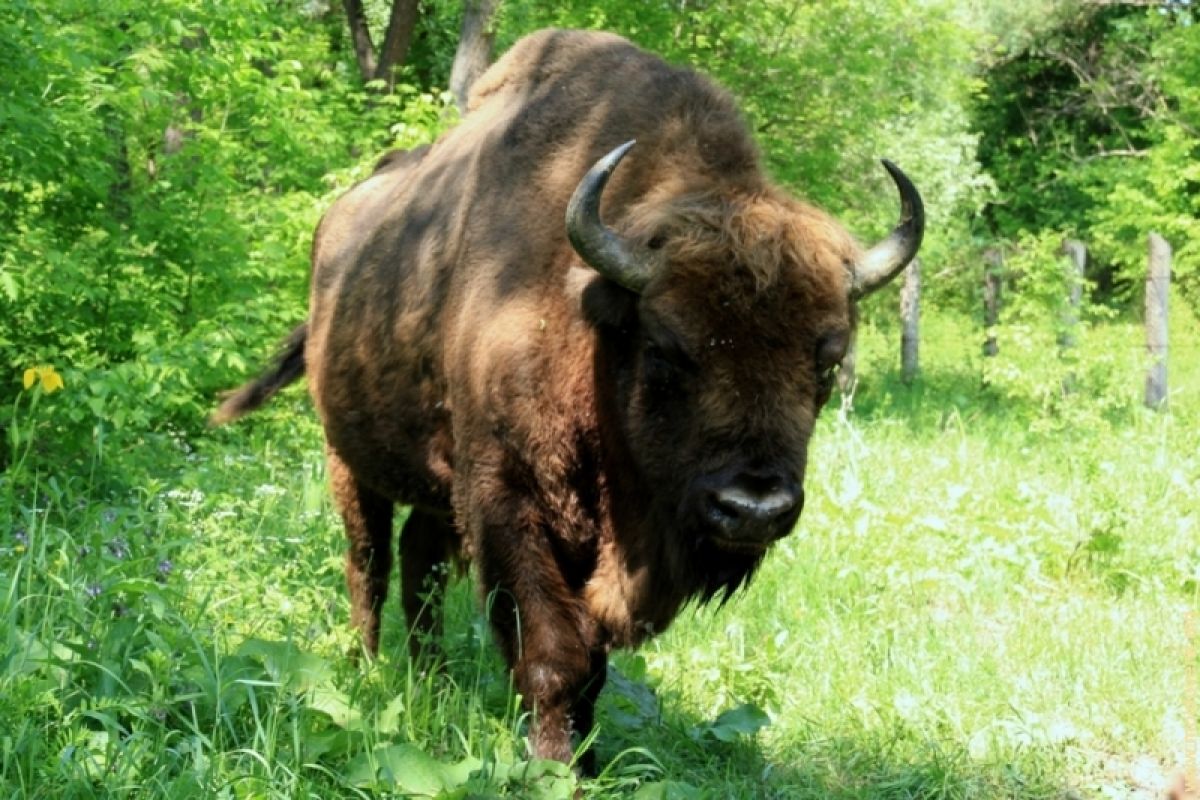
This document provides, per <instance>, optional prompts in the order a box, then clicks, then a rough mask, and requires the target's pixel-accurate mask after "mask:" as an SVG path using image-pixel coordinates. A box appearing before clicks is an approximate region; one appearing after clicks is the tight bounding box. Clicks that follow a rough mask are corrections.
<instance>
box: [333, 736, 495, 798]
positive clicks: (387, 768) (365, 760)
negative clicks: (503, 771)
mask: <svg viewBox="0 0 1200 800" xmlns="http://www.w3.org/2000/svg"><path fill="white" fill-rule="evenodd" d="M479 766H480V762H479V760H478V759H475V758H465V759H463V760H462V761H459V762H458V763H455V764H445V763H442V762H441V761H438V760H437V759H436V758H434V757H433V756H431V755H429V754H428V753H426V752H425V751H424V750H422V749H421V748H419V747H417V746H416V745H412V744H393V745H388V746H386V747H381V748H379V749H377V750H375V751H373V752H370V753H363V754H362V755H360V756H358V757H357V758H355V759H354V760H353V761H351V762H350V763H349V764H347V765H346V782H347V783H349V784H350V785H351V786H357V787H362V788H376V789H386V790H388V791H395V792H399V793H401V794H407V795H415V796H417V797H443V796H444V793H445V792H448V791H452V790H454V789H457V788H458V787H460V786H462V785H463V784H464V783H466V782H467V780H468V779H469V778H470V776H471V773H472V772H474V771H476V770H477V769H479Z"/></svg>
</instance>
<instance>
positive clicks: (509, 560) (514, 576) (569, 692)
mask: <svg viewBox="0 0 1200 800" xmlns="http://www.w3.org/2000/svg"><path fill="white" fill-rule="evenodd" d="M548 535H552V534H548V533H547V532H545V531H544V530H541V529H535V530H534V531H523V532H521V534H520V535H517V536H514V531H513V530H512V528H511V527H507V528H500V527H496V528H494V529H491V530H485V532H484V534H483V536H482V541H481V543H480V544H481V547H480V555H481V559H480V561H481V564H480V572H481V577H482V579H483V583H484V588H485V589H486V590H487V591H488V593H489V597H490V598H491V622H492V627H493V629H494V630H495V632H496V637H497V639H498V641H499V644H500V646H501V649H502V650H503V651H504V655H505V658H506V659H507V661H508V664H509V667H510V668H511V669H512V671H513V678H514V681H515V683H516V686H517V690H518V691H519V692H520V693H521V695H522V699H523V701H524V703H525V705H526V707H527V708H528V709H529V710H530V711H531V712H532V714H533V717H532V722H531V724H530V731H529V743H530V749H531V750H532V752H533V756H534V757H536V758H547V759H554V760H556V761H562V762H569V761H570V760H571V755H572V752H573V747H572V735H573V734H575V735H578V736H579V737H580V738H583V737H586V736H587V735H588V733H590V732H591V729H592V724H593V721H594V719H595V712H594V706H595V701H596V696H597V695H598V694H599V691H600V688H601V687H602V686H603V685H604V678H605V669H606V657H605V653H604V652H603V650H600V649H598V648H596V647H595V646H594V645H593V644H592V641H591V640H592V639H593V638H594V637H593V636H592V634H591V633H590V629H591V624H590V622H589V621H588V619H587V617H586V612H585V611H584V609H583V607H582V604H581V603H580V602H579V600H578V599H577V598H576V597H575V596H574V593H573V592H572V591H571V589H570V586H569V585H568V584H567V582H566V580H565V579H564V577H563V574H562V569H561V567H560V564H559V563H558V561H557V560H556V558H555V555H554V552H553V548H551V546H550V543H549V541H547V539H546V537H547V536H548ZM581 766H583V767H584V768H585V769H588V770H591V769H593V768H594V756H590V755H586V754H585V756H584V757H583V759H582V760H581Z"/></svg>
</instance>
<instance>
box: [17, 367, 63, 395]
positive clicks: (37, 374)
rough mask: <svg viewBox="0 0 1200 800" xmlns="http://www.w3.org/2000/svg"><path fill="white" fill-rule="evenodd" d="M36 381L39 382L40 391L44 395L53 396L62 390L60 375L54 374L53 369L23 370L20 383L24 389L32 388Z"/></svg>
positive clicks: (32, 368) (36, 368) (33, 368)
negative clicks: (23, 385) (40, 385)
mask: <svg viewBox="0 0 1200 800" xmlns="http://www.w3.org/2000/svg"><path fill="white" fill-rule="evenodd" d="M37 381H41V384H42V391H43V392H45V393H46V394H54V393H55V392H57V391H58V390H59V389H61V388H63V379H62V375H59V374H58V373H57V372H55V371H54V367H30V368H29V369H27V370H25V375H24V377H23V380H22V382H23V383H24V384H25V388H26V389H28V388H30V387H31V386H33V384H34V383H35V382H37Z"/></svg>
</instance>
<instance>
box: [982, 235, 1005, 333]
mask: <svg viewBox="0 0 1200 800" xmlns="http://www.w3.org/2000/svg"><path fill="white" fill-rule="evenodd" d="M983 263H984V274H983V325H984V327H985V328H986V329H987V338H986V339H984V341H983V354H984V355H985V356H988V357H991V356H994V355H996V354H997V353H999V352H1000V345H999V344H998V343H997V342H996V332H995V327H996V324H997V323H998V322H999V321H1000V273H1001V272H1002V271H1003V269H1004V254H1003V253H1001V252H1000V248H998V247H989V248H988V249H986V250H984V251H983Z"/></svg>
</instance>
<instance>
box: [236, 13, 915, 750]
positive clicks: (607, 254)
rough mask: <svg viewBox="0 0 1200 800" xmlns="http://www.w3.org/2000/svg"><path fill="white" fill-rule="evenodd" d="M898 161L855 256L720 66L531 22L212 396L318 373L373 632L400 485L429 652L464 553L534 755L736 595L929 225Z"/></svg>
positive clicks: (335, 234) (346, 223)
mask: <svg viewBox="0 0 1200 800" xmlns="http://www.w3.org/2000/svg"><path fill="white" fill-rule="evenodd" d="M632 140H636V142H637V144H636V146H632V145H631V142H632ZM623 158H624V159H625V161H624V162H622V159H623ZM619 163H620V166H619V167H618V164H619ZM885 165H886V166H887V168H888V170H889V172H890V173H891V174H892V177H893V179H894V180H895V181H896V183H897V185H898V187H899V189H900V195H901V206H902V209H901V210H902V219H901V223H900V225H899V226H898V227H897V228H896V229H895V231H893V233H892V234H891V235H890V236H889V237H887V238H886V239H885V240H884V241H883V242H881V243H879V244H878V245H876V246H874V247H872V248H870V249H869V250H865V251H864V250H862V249H860V248H859V247H858V246H857V245H856V244H855V242H854V240H853V239H852V238H851V237H850V236H849V235H848V234H847V233H846V232H845V231H844V230H843V228H842V227H841V226H840V225H839V224H838V223H837V222H836V221H834V220H833V219H831V218H830V217H828V216H827V215H825V214H824V213H822V212H821V211H819V210H817V209H815V208H813V207H811V206H808V205H806V204H804V203H802V202H800V201H797V200H795V199H793V198H791V197H789V196H787V195H786V194H785V193H783V192H782V191H780V190H779V189H778V188H776V187H774V186H773V185H772V184H771V183H770V182H769V181H768V180H767V178H766V177H765V176H764V174H763V172H762V170H761V168H760V166H759V157H758V154H757V151H756V150H755V148H754V145H753V143H752V142H751V140H750V138H749V135H748V133H747V131H746V127H745V125H744V123H743V122H742V120H741V119H740V117H739V115H738V113H737V111H736V109H735V108H734V105H733V103H732V102H731V100H730V98H729V97H728V95H727V94H726V93H725V92H723V91H722V90H720V89H718V88H717V87H715V86H714V85H713V84H712V83H710V82H709V81H708V80H706V79H705V78H703V77H701V76H699V75H697V74H696V73H694V72H692V71H690V70H686V69H680V68H675V67H671V66H669V65H667V64H665V63H664V62H663V61H661V60H659V59H658V58H656V57H654V56H652V55H649V54H646V53H643V52H642V51H640V50H638V49H637V48H635V47H634V46H633V45H631V44H630V43H628V42H626V41H625V40H623V39H620V38H618V37H616V36H611V35H608V34H602V33H583V32H572V31H543V32H540V33H537V34H534V35H532V36H529V37H527V38H525V39H523V40H522V41H520V42H518V43H517V44H516V46H514V47H513V49H512V50H511V51H509V53H508V54H507V55H505V56H504V57H503V58H502V59H501V60H500V61H499V62H497V63H496V64H495V65H494V66H493V67H492V68H491V69H490V70H489V71H488V72H487V73H486V74H485V75H484V76H483V77H482V78H480V80H479V82H478V83H477V84H476V86H475V88H474V92H473V95H472V98H471V101H470V103H469V113H468V114H467V116H466V117H465V118H464V120H463V121H462V123H461V124H460V125H459V126H458V127H457V128H455V129H454V130H452V131H450V132H449V133H447V134H446V135H445V136H443V137H442V138H441V139H439V140H438V141H437V142H435V143H434V144H433V145H431V146H429V147H427V148H421V149H420V150H417V151H412V152H407V153H406V152H400V151H397V152H394V153H389V154H388V155H387V156H385V157H384V158H383V159H382V160H381V161H380V162H379V164H378V166H377V169H376V172H375V173H374V174H373V175H372V176H371V177H370V178H368V179H367V180H365V181H363V182H362V183H360V184H358V185H357V186H355V187H354V188H353V189H351V190H350V191H349V192H348V193H347V194H346V195H344V196H343V197H341V198H340V199H339V200H338V201H337V202H336V203H335V204H334V205H333V207H332V208H331V209H330V210H329V212H328V213H326V215H325V217H324V218H323V219H322V221H321V223H320V225H319V226H318V228H317V232H316V236H315V240H314V243H313V273H312V293H311V302H310V315H309V318H308V320H307V322H306V323H305V324H303V325H301V326H300V327H298V328H297V329H296V330H295V331H294V332H293V334H292V336H291V337H290V338H289V340H288V342H287V345H286V347H285V352H284V353H283V354H282V355H281V356H280V357H279V359H278V361H277V363H276V365H275V367H274V368H273V369H271V370H269V371H268V372H267V373H266V374H265V375H263V376H262V377H260V378H258V379H257V380H255V381H252V382H251V383H249V384H247V385H246V386H245V387H243V388H242V389H241V390H239V391H238V392H236V393H234V394H233V395H232V396H231V397H230V398H229V399H228V400H226V401H225V403H224V404H223V405H222V406H221V408H220V409H219V410H218V411H217V413H216V415H215V417H214V419H215V420H216V421H226V420H230V419H233V418H236V417H238V416H240V415H242V414H244V413H246V412H248V411H250V410H252V409H253V408H256V407H257V406H259V405H261V404H262V403H263V402H265V401H266V400H267V399H268V398H269V397H270V396H271V395H272V394H274V393H275V392H276V391H278V390H279V389H280V388H281V387H282V386H283V385H285V384H286V383H288V382H290V381H291V380H294V379H295V378H297V377H299V375H300V374H302V373H303V374H305V375H307V378H308V382H309V388H310V390H311V392H312V396H313V399H314V401H315V403H316V407H317V410H318V412H319V414H320V416H321V421H322V423H323V425H324V430H325V437H326V444H327V448H326V449H327V453H328V462H329V472H330V477H331V482H332V486H333V492H334V495H335V498H336V501H337V504H338V507H339V509H340V511H341V513H342V516H343V519H344V521H345V525H346V533H347V537H348V539H349V548H348V553H347V559H346V579H347V584H348V586H349V589H350V597H351V608H352V615H353V621H354V623H355V624H356V625H357V626H358V627H359V628H360V629H361V631H362V635H363V640H364V645H365V647H366V649H367V650H368V651H369V652H371V653H374V652H376V651H377V649H378V646H379V616H380V608H381V607H382V604H383V602H384V597H385V594H386V592H387V583H388V576H389V573H390V568H391V563H392V558H391V547H392V512H393V505H394V504H395V503H404V504H408V505H410V506H411V507H412V511H411V513H410V515H409V517H408V520H407V522H406V523H405V525H404V529H403V531H402V532H401V536H400V543H399V555H400V562H401V586H402V593H403V597H402V602H403V606H404V610H405V614H406V615H407V617H408V621H409V624H410V625H411V626H412V627H413V629H414V633H413V636H412V638H411V639H410V641H411V643H412V645H413V653H414V655H416V654H417V652H418V651H419V648H420V643H421V642H422V641H425V640H428V639H429V638H430V637H431V636H434V637H435V636H436V633H437V627H438V622H437V620H438V614H437V613H434V612H433V611H431V610H430V609H429V608H427V607H426V606H425V604H424V603H423V601H422V595H423V593H424V590H425V589H426V588H429V587H432V588H434V589H437V588H439V587H440V586H441V584H442V583H443V582H444V580H445V574H446V570H445V569H444V568H443V565H444V564H445V562H446V561H448V560H451V559H454V558H456V557H460V556H461V557H467V558H470V559H471V560H473V561H474V563H475V567H476V570H477V576H478V583H479V588H480V592H481V594H482V595H483V596H485V597H489V596H490V597H491V598H492V607H491V612H492V613H491V622H492V625H493V628H494V630H495V634H496V638H497V641H498V643H499V645H500V647H501V649H502V650H503V652H504V656H505V658H506V659H507V660H508V663H509V665H510V667H511V668H512V670H513V672H514V676H515V680H516V685H517V687H518V689H519V690H520V692H521V694H522V695H523V697H524V700H525V702H526V704H527V705H529V706H530V707H531V708H532V709H533V710H534V712H535V714H534V723H533V725H532V727H531V732H530V740H531V746H532V749H533V752H534V754H535V755H536V756H538V757H543V758H555V759H561V760H564V761H566V760H569V759H570V758H571V755H572V736H573V735H580V736H585V735H586V734H587V733H588V731H589V730H590V729H591V727H592V723H593V714H594V704H595V700H596V696H597V694H598V693H599V691H600V689H601V687H602V686H603V684H604V679H605V664H606V659H607V654H608V652H609V651H610V650H611V649H612V648H614V647H630V646H635V645H637V644H638V643H639V642H640V641H642V640H643V639H645V638H646V637H647V636H649V635H651V634H654V633H658V632H660V631H662V630H663V629H665V628H666V627H667V626H668V625H669V624H670V622H671V620H672V619H673V618H674V616H675V615H676V613H677V612H678V611H679V609H680V607H681V606H682V605H683V604H684V603H686V602H688V601H689V600H692V599H696V600H699V601H707V600H709V599H711V598H713V597H720V598H721V599H722V600H725V599H728V597H729V595H730V594H732V593H733V592H734V591H736V590H737V589H738V588H739V587H740V586H742V585H744V584H745V582H746V581H747V580H748V579H749V578H750V576H751V575H752V573H753V572H754V570H755V569H756V567H757V566H758V565H759V563H760V562H761V560H762V557H763V555H764V554H765V553H766V551H767V550H768V549H769V548H770V546H771V544H772V543H773V542H774V541H776V540H777V539H779V538H780V537H782V536H784V535H786V534H787V533H788V532H789V531H790V530H791V529H792V527H793V526H794V525H795V523H796V520H797V518H798V517H799V514H800V510H801V508H802V506H803V500H804V494H803V490H802V486H803V480H804V471H805V464H806V454H807V444H808V440H809V437H810V435H811V433H812V429H813V424H814V422H815V420H816V417H817V414H818V412H819V411H820V409H821V407H822V406H823V405H824V403H825V402H826V400H827V399H828V397H829V391H830V385H831V382H832V377H833V370H834V368H835V366H836V365H837V364H838V362H839V361H840V360H841V358H842V356H843V355H844V353H845V349H846V347H847V344H848V342H849V340H850V335H851V331H852V327H853V323H854V301H855V300H857V299H858V298H860V297H862V296H863V295H865V294H867V293H868V292H870V291H873V290H874V289H877V288H879V287H880V286H882V285H884V284H885V283H886V282H887V281H889V280H890V279H891V278H892V277H894V276H895V275H896V274H897V273H898V272H899V271H900V270H901V269H902V268H903V266H904V264H905V263H907V262H908V261H909V260H910V259H911V258H912V257H913V255H914V254H915V252H916V250H917V247H918V246H919V244H920V240H921V235H922V231H923V215H922V209H921V202H920V197H919V196H918V195H917V192H916V190H915V189H914V188H913V186H912V184H911V183H909V182H908V180H907V178H905V177H904V175H903V174H902V173H900V171H899V170H898V169H896V168H895V167H894V166H892V165H891V164H886V162H885ZM564 220H565V222H564ZM301 365H302V366H301ZM585 759H587V756H586V755H585ZM587 763H589V762H588V761H586V760H585V765H586V764H587Z"/></svg>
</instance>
